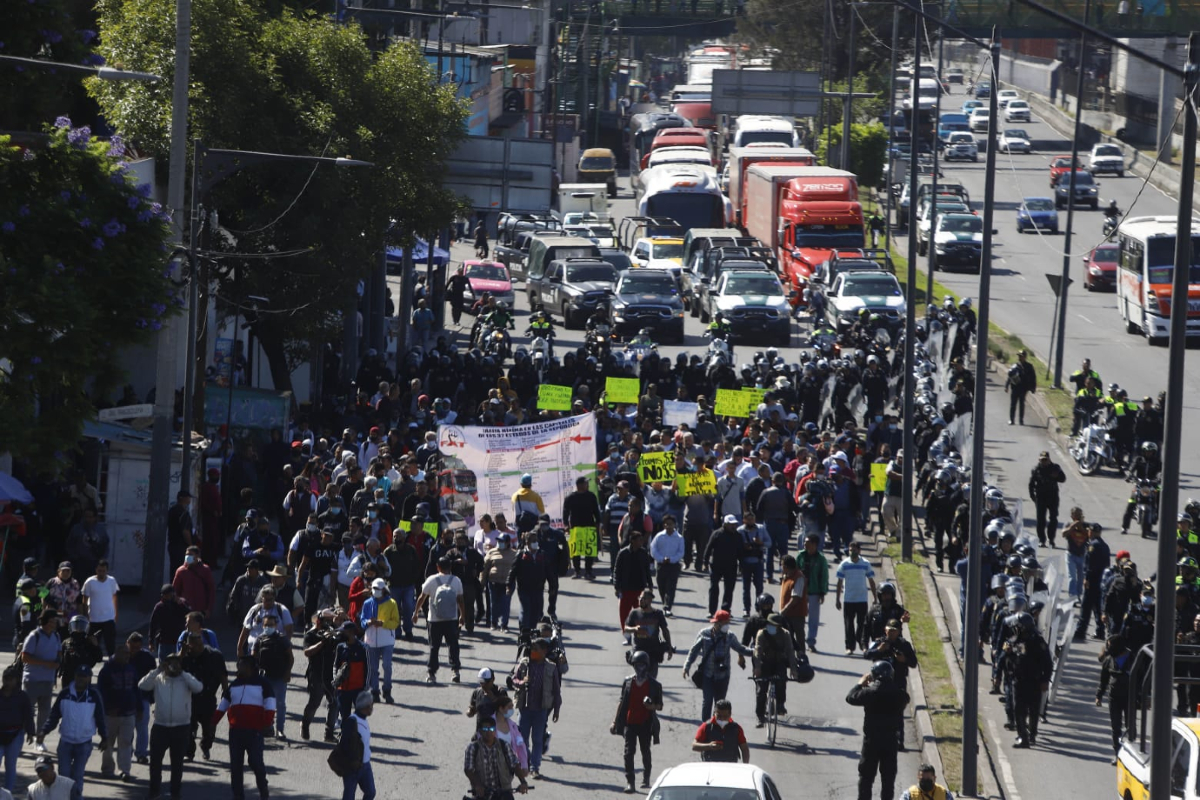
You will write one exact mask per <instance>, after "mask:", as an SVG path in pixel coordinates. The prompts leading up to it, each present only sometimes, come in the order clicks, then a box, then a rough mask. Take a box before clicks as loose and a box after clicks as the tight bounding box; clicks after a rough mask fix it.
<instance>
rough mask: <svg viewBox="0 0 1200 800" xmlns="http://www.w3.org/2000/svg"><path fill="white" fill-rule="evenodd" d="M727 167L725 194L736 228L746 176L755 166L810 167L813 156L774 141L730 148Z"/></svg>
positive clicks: (743, 206) (743, 205)
mask: <svg viewBox="0 0 1200 800" xmlns="http://www.w3.org/2000/svg"><path fill="white" fill-rule="evenodd" d="M726 160H727V162H728V164H729V183H728V185H727V186H726V189H725V191H726V192H727V193H728V194H729V201H730V202H731V203H733V216H734V221H735V222H737V223H738V224H739V225H741V224H744V223H743V222H742V220H743V219H744V218H745V215H746V176H747V175H748V174H749V172H750V167H752V166H754V165H755V164H774V165H777V166H793V167H811V166H812V165H813V164H815V163H817V159H816V156H814V155H813V154H812V152H811V151H809V150H807V149H805V148H803V147H782V146H780V145H777V144H775V143H774V142H772V143H769V144H761V145H758V144H756V145H750V146H749V147H731V148H729V155H728V156H727V157H726Z"/></svg>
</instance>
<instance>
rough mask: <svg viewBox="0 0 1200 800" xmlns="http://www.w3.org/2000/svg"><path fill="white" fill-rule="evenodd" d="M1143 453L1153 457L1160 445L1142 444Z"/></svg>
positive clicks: (1152, 443)
mask: <svg viewBox="0 0 1200 800" xmlns="http://www.w3.org/2000/svg"><path fill="white" fill-rule="evenodd" d="M1142 452H1143V453H1145V454H1146V455H1153V454H1155V453H1157V452H1158V445H1157V444H1155V443H1154V442H1142ZM1193 502H1195V501H1193Z"/></svg>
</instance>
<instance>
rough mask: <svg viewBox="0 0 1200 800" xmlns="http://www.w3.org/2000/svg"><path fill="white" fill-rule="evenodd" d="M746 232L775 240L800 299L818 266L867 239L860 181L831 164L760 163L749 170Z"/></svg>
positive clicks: (773, 244)
mask: <svg viewBox="0 0 1200 800" xmlns="http://www.w3.org/2000/svg"><path fill="white" fill-rule="evenodd" d="M745 194H746V201H745V206H744V209H745V210H744V212H743V214H744V217H743V219H744V223H743V226H744V227H745V229H746V233H747V234H749V235H750V236H755V237H757V238H758V239H759V240H761V241H763V242H766V243H770V245H771V247H772V248H774V249H775V251H776V253H777V254H778V257H779V269H780V272H781V273H783V276H784V277H785V278H786V280H787V282H788V284H789V285H790V286H791V288H793V289H795V290H796V293H797V299H796V301H795V302H796V303H798V304H799V303H802V302H803V299H802V298H803V292H804V288H805V286H806V285H807V284H808V279H809V276H811V275H812V272H813V268H814V267H815V266H816V265H817V264H820V263H823V262H824V261H826V260H828V258H829V255H830V253H831V252H832V251H833V250H838V249H852V248H861V247H863V246H864V243H865V236H864V231H863V213H862V206H861V205H859V203H858V179H857V178H856V177H855V175H854V174H853V173H851V172H845V171H844V170H840V169H830V168H829V167H785V166H777V165H773V164H756V165H755V166H752V167H750V169H749V170H747V176H746V192H745Z"/></svg>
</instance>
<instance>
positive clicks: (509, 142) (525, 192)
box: [442, 136, 554, 212]
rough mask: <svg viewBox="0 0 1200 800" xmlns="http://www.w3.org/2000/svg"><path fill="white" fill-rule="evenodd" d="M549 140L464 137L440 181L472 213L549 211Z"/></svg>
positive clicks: (551, 161)
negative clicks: (463, 198)
mask: <svg viewBox="0 0 1200 800" xmlns="http://www.w3.org/2000/svg"><path fill="white" fill-rule="evenodd" d="M553 165H554V142H552V141H550V140H549V139H508V138H504V137H500V136H469V137H467V138H466V139H464V140H463V142H462V144H460V145H459V146H458V149H457V150H455V151H454V154H453V155H452V156H450V158H449V159H448V161H447V164H446V171H447V175H446V177H445V179H443V181H442V185H443V186H444V187H445V188H447V189H449V190H450V191H452V192H454V193H455V194H459V195H465V196H467V197H468V198H470V200H471V206H472V207H473V208H474V209H475V210H476V211H528V212H536V211H549V210H550V187H551V178H552V173H553Z"/></svg>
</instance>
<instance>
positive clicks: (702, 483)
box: [675, 470, 717, 497]
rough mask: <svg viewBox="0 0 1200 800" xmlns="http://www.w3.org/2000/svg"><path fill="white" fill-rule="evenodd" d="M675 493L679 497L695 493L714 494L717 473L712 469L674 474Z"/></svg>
mask: <svg viewBox="0 0 1200 800" xmlns="http://www.w3.org/2000/svg"><path fill="white" fill-rule="evenodd" d="M675 493H676V494H678V495H679V496H680V497H691V496H692V495H695V494H706V495H715V494H716V493H717V474H716V473H715V472H713V471H712V470H705V471H704V472H686V473H680V474H678V475H676V476H675Z"/></svg>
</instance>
